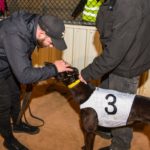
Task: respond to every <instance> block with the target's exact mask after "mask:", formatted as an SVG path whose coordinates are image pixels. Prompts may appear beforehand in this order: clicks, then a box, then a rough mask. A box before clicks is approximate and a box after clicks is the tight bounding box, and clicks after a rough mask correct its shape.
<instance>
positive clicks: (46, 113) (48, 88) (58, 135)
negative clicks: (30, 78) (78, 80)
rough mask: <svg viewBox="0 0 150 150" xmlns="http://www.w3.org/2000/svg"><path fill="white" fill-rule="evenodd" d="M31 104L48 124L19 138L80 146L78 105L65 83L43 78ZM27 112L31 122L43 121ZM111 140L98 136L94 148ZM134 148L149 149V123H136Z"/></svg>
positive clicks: (57, 148)
mask: <svg viewBox="0 0 150 150" xmlns="http://www.w3.org/2000/svg"><path fill="white" fill-rule="evenodd" d="M56 89H57V91H56ZM60 92H61V94H60ZM30 107H31V110H32V113H33V114H34V115H36V116H38V117H40V118H42V119H44V121H45V124H44V126H42V127H40V133H39V134H36V135H28V134H24V133H15V136H16V137H17V139H18V140H20V142H22V143H23V144H24V145H26V146H27V147H28V148H29V149H30V150H81V147H82V146H83V142H84V139H83V133H82V130H81V127H80V123H79V106H78V105H77V104H75V103H74V102H73V100H72V98H71V96H70V94H69V93H68V92H67V91H66V89H64V87H63V86H62V87H61V86H59V87H57V84H55V82H53V81H50V82H46V81H45V82H40V83H39V84H38V85H36V86H35V87H34V89H33V93H32V101H31V104H30ZM26 116H27V119H28V121H29V122H30V123H31V124H32V125H39V124H41V122H40V121H38V120H35V119H33V118H31V117H30V116H29V113H28V111H27V112H26ZM110 142H111V141H110V140H107V139H103V138H101V137H100V136H96V140H95V143H94V150H98V149H99V148H100V147H104V146H107V145H109V144H110ZM2 143H3V139H2V138H1V137H0V150H5V148H3V145H2ZM131 150H150V126H149V125H135V126H134V137H133V140H132V148H131Z"/></svg>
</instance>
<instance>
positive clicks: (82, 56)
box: [63, 25, 101, 70]
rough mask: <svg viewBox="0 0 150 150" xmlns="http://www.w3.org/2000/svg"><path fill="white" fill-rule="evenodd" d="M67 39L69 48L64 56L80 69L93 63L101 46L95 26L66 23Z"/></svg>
mask: <svg viewBox="0 0 150 150" xmlns="http://www.w3.org/2000/svg"><path fill="white" fill-rule="evenodd" d="M65 40H66V43H67V45H68V48H67V50H66V51H64V52H63V58H64V59H65V60H66V61H68V62H69V63H71V64H72V65H73V66H75V67H77V68H79V70H81V69H82V68H84V67H85V66H87V65H88V64H89V63H91V62H92V60H93V58H94V57H95V56H96V55H97V54H98V52H99V51H100V48H101V47H100V42H99V34H98V32H97V31H96V28H95V27H90V26H77V25H76V26H74V25H66V32H65Z"/></svg>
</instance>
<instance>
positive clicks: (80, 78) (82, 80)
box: [79, 74, 87, 84]
mask: <svg viewBox="0 0 150 150" xmlns="http://www.w3.org/2000/svg"><path fill="white" fill-rule="evenodd" d="M79 80H80V81H81V82H83V83H85V84H87V82H86V81H85V80H84V79H83V77H82V75H81V74H79Z"/></svg>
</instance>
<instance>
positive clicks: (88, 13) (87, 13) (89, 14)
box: [83, 11, 97, 17]
mask: <svg viewBox="0 0 150 150" xmlns="http://www.w3.org/2000/svg"><path fill="white" fill-rule="evenodd" d="M83 14H84V15H86V16H92V17H96V16H97V14H93V13H90V12H86V11H83Z"/></svg>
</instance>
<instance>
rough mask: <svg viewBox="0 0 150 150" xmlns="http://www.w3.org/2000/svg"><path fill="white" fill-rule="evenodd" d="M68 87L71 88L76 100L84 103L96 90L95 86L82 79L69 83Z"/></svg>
mask: <svg viewBox="0 0 150 150" xmlns="http://www.w3.org/2000/svg"><path fill="white" fill-rule="evenodd" d="M68 88H69V89H70V91H71V93H72V95H73V98H74V100H75V101H76V102H77V103H79V104H82V103H84V102H85V101H86V100H88V99H89V97H90V96H91V94H92V93H93V91H94V90H95V88H92V87H91V86H90V85H89V84H84V83H83V82H81V81H80V80H76V81H74V82H73V83H71V84H70V85H68Z"/></svg>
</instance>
